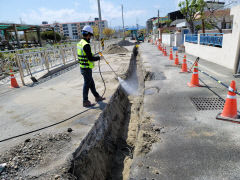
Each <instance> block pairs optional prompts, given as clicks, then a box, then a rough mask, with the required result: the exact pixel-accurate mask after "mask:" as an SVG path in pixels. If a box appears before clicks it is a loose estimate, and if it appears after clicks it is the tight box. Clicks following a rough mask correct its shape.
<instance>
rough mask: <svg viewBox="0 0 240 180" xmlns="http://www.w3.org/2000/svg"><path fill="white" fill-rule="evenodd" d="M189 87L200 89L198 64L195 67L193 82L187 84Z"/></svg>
mask: <svg viewBox="0 0 240 180" xmlns="http://www.w3.org/2000/svg"><path fill="white" fill-rule="evenodd" d="M187 84H188V86H189V87H200V84H199V79H198V63H197V62H196V63H195V65H194V66H193V74H192V80H191V82H190V83H187Z"/></svg>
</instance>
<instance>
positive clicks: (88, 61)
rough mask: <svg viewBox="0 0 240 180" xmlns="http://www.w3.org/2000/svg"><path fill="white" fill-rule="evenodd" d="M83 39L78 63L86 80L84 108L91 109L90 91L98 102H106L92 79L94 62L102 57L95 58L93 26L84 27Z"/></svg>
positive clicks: (79, 47) (79, 44)
mask: <svg viewBox="0 0 240 180" xmlns="http://www.w3.org/2000/svg"><path fill="white" fill-rule="evenodd" d="M82 35H83V39H82V40H81V41H80V42H79V43H78V44H77V53H78V61H79V63H80V69H81V74H82V75H83V78H84V85H83V106H84V107H91V106H93V105H94V104H92V103H91V102H90V101H89V100H88V91H89V89H90V90H91V92H92V94H93V95H94V97H95V100H96V102H100V101H103V100H105V98H104V97H101V96H100V95H99V94H98V92H97V91H96V88H95V83H94V80H93V78H92V69H93V68H94V61H99V60H101V59H102V57H99V56H93V53H92V50H91V46H90V39H91V37H92V36H93V29H92V28H91V26H84V27H83V29H82Z"/></svg>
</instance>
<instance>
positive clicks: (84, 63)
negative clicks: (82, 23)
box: [77, 39, 94, 69]
mask: <svg viewBox="0 0 240 180" xmlns="http://www.w3.org/2000/svg"><path fill="white" fill-rule="evenodd" d="M86 44H89V43H88V42H87V41H86V40H85V39H82V40H81V41H80V42H79V43H78V44H77V53H78V62H79V64H80V67H81V68H90V69H92V68H94V62H92V61H89V59H88V58H87V56H86V55H87V54H86V53H85V51H84V50H83V47H84V46H85V45H86ZM92 54H93V53H92Z"/></svg>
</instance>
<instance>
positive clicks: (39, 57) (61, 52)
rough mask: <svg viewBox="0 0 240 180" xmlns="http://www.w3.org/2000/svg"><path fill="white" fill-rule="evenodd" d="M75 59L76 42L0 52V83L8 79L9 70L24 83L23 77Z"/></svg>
mask: <svg viewBox="0 0 240 180" xmlns="http://www.w3.org/2000/svg"><path fill="white" fill-rule="evenodd" d="M73 61H77V47H76V44H67V45H58V46H54V47H49V48H29V49H19V50H15V51H14V50H13V51H1V52H0V84H4V83H8V82H9V81H10V78H9V72H10V70H13V71H14V72H15V76H17V77H20V79H21V81H22V84H23V85H25V79H24V78H25V77H28V76H29V75H30V74H36V73H39V72H42V73H47V72H49V71H50V70H52V69H54V68H56V67H60V66H62V65H65V64H68V63H71V62H73Z"/></svg>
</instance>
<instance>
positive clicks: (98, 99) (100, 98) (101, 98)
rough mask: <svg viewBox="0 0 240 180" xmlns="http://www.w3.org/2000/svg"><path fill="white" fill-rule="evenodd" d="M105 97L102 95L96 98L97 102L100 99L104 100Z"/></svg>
mask: <svg viewBox="0 0 240 180" xmlns="http://www.w3.org/2000/svg"><path fill="white" fill-rule="evenodd" d="M105 99H106V98H105V97H101V96H99V97H96V98H95V100H96V102H100V101H103V100H105Z"/></svg>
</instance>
